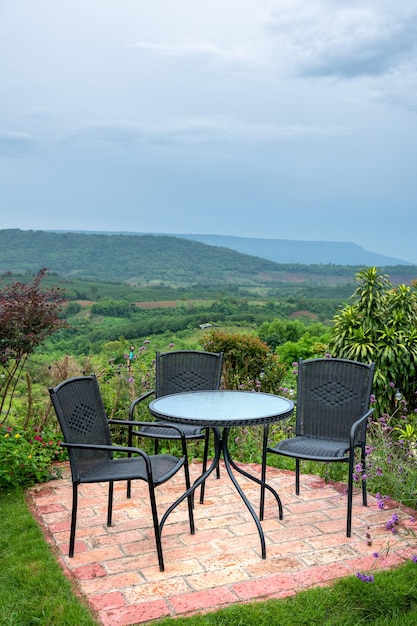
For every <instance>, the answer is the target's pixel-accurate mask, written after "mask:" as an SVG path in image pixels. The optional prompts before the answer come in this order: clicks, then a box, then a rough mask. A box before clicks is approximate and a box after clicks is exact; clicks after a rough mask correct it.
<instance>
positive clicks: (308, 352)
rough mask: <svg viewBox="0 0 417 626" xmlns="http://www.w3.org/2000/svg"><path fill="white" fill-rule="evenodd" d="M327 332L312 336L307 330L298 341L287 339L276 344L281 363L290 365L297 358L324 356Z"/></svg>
mask: <svg viewBox="0 0 417 626" xmlns="http://www.w3.org/2000/svg"><path fill="white" fill-rule="evenodd" d="M328 343H329V333H325V334H323V335H320V336H319V337H317V336H314V335H312V334H311V333H310V331H307V332H305V333H304V335H302V336H301V337H300V339H299V340H298V341H287V342H286V343H284V344H283V345H282V346H278V348H277V350H276V352H277V355H278V358H279V359H280V361H281V362H282V363H285V364H286V365H288V366H289V365H291V364H292V363H294V362H298V361H299V359H315V358H321V357H324V356H325V354H326V353H327V352H328Z"/></svg>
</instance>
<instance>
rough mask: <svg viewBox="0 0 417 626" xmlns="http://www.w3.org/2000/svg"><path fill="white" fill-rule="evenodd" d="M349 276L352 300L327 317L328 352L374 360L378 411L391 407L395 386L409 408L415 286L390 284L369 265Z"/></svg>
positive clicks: (415, 340)
mask: <svg viewBox="0 0 417 626" xmlns="http://www.w3.org/2000/svg"><path fill="white" fill-rule="evenodd" d="M355 278H356V280H357V281H358V283H359V286H358V287H357V289H356V290H355V292H354V294H353V295H352V300H353V302H352V303H351V304H348V305H346V306H345V307H344V308H343V309H342V310H341V311H340V313H338V314H337V315H336V316H335V318H334V320H333V321H334V325H333V328H332V331H331V338H330V343H329V349H330V352H331V354H332V355H333V356H337V357H341V358H346V359H354V360H357V361H363V362H366V363H370V362H374V363H375V364H376V372H375V382H374V390H375V396H376V401H377V405H378V408H379V411H380V412H382V413H391V412H393V411H394V410H395V408H396V402H397V401H398V391H399V392H400V393H401V394H402V397H403V398H404V399H405V400H406V402H407V405H408V408H409V409H413V408H415V407H416V404H417V398H416V394H415V389H416V379H417V292H416V289H415V286H414V285H413V284H412V285H410V286H408V285H397V286H393V285H392V284H391V282H390V281H389V278H388V276H387V275H385V274H382V273H381V272H380V271H379V270H378V269H377V268H375V267H371V268H368V269H364V270H361V271H360V272H358V274H357V275H356V277H355ZM396 393H397V399H396V395H395V394H396Z"/></svg>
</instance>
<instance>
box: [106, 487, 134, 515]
mask: <svg viewBox="0 0 417 626" xmlns="http://www.w3.org/2000/svg"><path fill="white" fill-rule="evenodd" d="M129 482H130V481H129ZM113 486H114V484H113V482H109V497H108V503H107V526H111V518H112V513H113Z"/></svg>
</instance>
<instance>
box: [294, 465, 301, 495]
mask: <svg viewBox="0 0 417 626" xmlns="http://www.w3.org/2000/svg"><path fill="white" fill-rule="evenodd" d="M295 493H296V495H297V496H299V495H300V459H295Z"/></svg>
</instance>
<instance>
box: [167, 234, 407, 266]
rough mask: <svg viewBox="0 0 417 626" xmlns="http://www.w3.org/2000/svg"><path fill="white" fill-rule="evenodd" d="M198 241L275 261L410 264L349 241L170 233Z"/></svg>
mask: <svg viewBox="0 0 417 626" xmlns="http://www.w3.org/2000/svg"><path fill="white" fill-rule="evenodd" d="M172 236H173V237H182V238H184V239H192V240H194V241H200V242H201V243H205V244H207V245H209V246H222V247H224V248H231V249H232V250H236V251H237V252H242V253H243V254H250V255H252V256H258V257H261V258H263V259H268V260H269V261H274V262H275V263H300V264H301V265H315V264H319V265H322V264H324V265H327V264H329V263H331V264H335V265H355V266H356V265H367V266H374V265H375V266H381V265H382V266H386V265H412V263H407V261H403V260H402V259H396V258H394V257H390V256H385V255H382V254H378V253H376V252H370V251H368V250H364V248H361V247H360V246H358V245H356V244H354V243H349V242H335V241H296V240H292V239H291V240H288V239H259V238H252V237H233V236H227V235H172Z"/></svg>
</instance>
